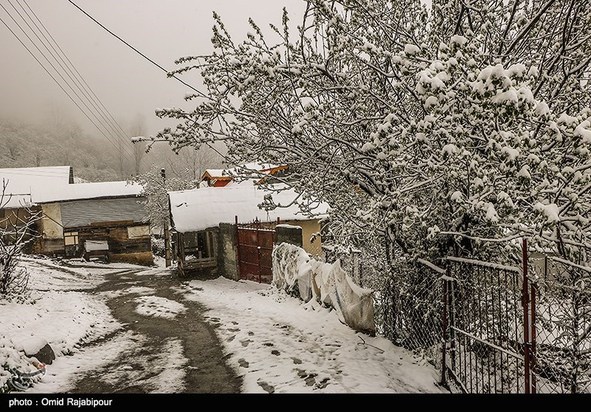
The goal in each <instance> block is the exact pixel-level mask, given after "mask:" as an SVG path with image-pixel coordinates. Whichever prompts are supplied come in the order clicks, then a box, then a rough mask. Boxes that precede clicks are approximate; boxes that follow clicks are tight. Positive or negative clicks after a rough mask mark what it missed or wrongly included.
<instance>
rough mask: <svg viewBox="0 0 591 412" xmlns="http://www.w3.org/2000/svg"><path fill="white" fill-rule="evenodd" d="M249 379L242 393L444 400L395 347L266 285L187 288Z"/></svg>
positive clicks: (429, 370) (431, 374)
mask: <svg viewBox="0 0 591 412" xmlns="http://www.w3.org/2000/svg"><path fill="white" fill-rule="evenodd" d="M184 290H185V294H184V296H185V299H188V300H191V301H198V302H201V303H203V304H204V305H205V306H207V307H208V308H209V311H208V312H207V313H206V315H207V318H208V321H209V322H211V323H213V324H214V325H216V333H217V334H218V336H219V338H220V340H221V341H222V343H223V345H224V346H225V350H226V351H227V353H228V354H230V356H229V358H228V362H229V364H230V365H231V366H232V367H233V368H234V369H235V370H237V371H238V374H239V375H242V376H243V380H244V383H243V388H242V389H243V392H247V393H252V392H280V393H281V392H293V393H304V392H323V393H327V392H339V393H343V392H345V393H379V392H394V393H401V392H445V390H444V389H442V388H440V387H438V386H437V385H436V384H435V382H436V381H437V379H438V376H437V372H436V371H435V369H434V368H433V367H431V366H430V365H428V364H424V362H422V361H419V360H417V359H414V358H413V355H412V354H411V353H410V352H409V351H407V350H404V349H402V348H398V347H396V346H394V345H393V344H392V343H391V342H390V341H388V340H386V339H384V338H380V337H370V336H367V335H364V334H361V333H356V332H355V331H353V330H352V329H350V328H349V327H347V326H346V325H343V324H341V323H340V322H339V321H338V318H337V315H336V313H335V312H334V311H333V312H330V311H329V310H327V309H321V310H317V311H314V310H307V309H306V306H305V305H304V304H303V303H302V302H301V301H300V300H298V299H295V298H292V297H290V296H288V295H287V294H285V293H284V292H282V291H279V290H277V289H274V288H273V287H271V286H268V285H260V284H257V283H254V282H245V281H240V282H234V281H230V280H227V279H224V278H218V279H215V280H209V281H197V280H195V281H192V282H190V283H189V284H185V286H184Z"/></svg>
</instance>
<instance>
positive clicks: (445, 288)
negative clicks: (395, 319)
mask: <svg viewBox="0 0 591 412" xmlns="http://www.w3.org/2000/svg"><path fill="white" fill-rule="evenodd" d="M447 272H448V275H449V269H448V270H447ZM442 280H443V298H442V299H443V316H442V319H441V326H442V331H441V332H442V344H441V384H442V385H447V377H446V368H447V339H448V335H447V327H448V326H447V325H448V307H447V306H448V301H449V299H448V296H447V295H448V293H449V285H448V282H449V281H448V279H446V278H443V279H442Z"/></svg>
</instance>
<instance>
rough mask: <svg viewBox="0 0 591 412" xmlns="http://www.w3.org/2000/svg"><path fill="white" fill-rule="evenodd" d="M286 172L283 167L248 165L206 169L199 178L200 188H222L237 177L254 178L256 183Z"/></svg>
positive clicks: (285, 167) (285, 168)
mask: <svg viewBox="0 0 591 412" xmlns="http://www.w3.org/2000/svg"><path fill="white" fill-rule="evenodd" d="M285 171H287V166H285V165H279V166H276V165H269V164H263V165H261V164H258V163H248V164H246V165H244V166H242V167H240V168H230V169H206V170H205V172H203V175H202V176H201V183H202V186H209V187H224V186H227V185H228V184H229V183H231V182H235V181H236V180H237V177H240V178H253V177H254V178H256V180H257V181H259V182H261V181H264V180H265V178H266V177H267V176H280V175H281V174H283V173H284V172H285Z"/></svg>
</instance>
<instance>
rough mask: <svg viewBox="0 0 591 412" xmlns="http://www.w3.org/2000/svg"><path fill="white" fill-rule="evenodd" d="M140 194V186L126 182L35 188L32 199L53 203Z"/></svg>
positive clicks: (35, 201) (36, 201) (38, 201)
mask: <svg viewBox="0 0 591 412" xmlns="http://www.w3.org/2000/svg"><path fill="white" fill-rule="evenodd" d="M141 192H142V186H141V185H139V184H137V183H128V182H126V181H120V182H97V183H76V184H71V185H59V186H52V187H45V188H36V189H35V190H34V191H33V194H32V198H33V202H34V203H53V202H63V201H68V200H83V199H99V198H112V197H127V196H138V195H139V194H140V193H141Z"/></svg>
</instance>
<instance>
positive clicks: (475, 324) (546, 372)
mask: <svg viewBox="0 0 591 412" xmlns="http://www.w3.org/2000/svg"><path fill="white" fill-rule="evenodd" d="M522 252H523V253H522V260H521V263H520V264H519V265H518V266H515V265H513V266H511V265H499V264H495V263H491V262H483V261H477V260H470V259H460V258H455V257H447V258H445V260H444V261H445V269H443V268H440V267H437V266H435V265H432V264H430V263H429V262H425V261H421V260H419V261H416V262H405V263H402V264H400V265H399V266H398V271H397V276H395V277H393V278H392V279H391V280H390V281H389V283H388V284H387V285H386V286H385V287H384V288H383V289H382V290H381V291H380V292H379V293H377V296H378V298H377V302H376V306H377V311H376V322H377V323H379V327H378V331H379V332H380V333H381V334H383V335H384V336H386V337H387V338H389V339H390V340H392V341H393V342H394V343H396V344H398V345H400V346H402V347H405V348H408V349H410V350H413V351H414V352H415V353H417V354H419V355H421V356H423V357H425V358H426V359H427V360H429V361H430V362H431V363H432V364H433V365H435V366H436V367H437V368H438V369H439V370H440V372H441V379H442V382H443V383H446V384H448V385H449V386H450V388H452V389H457V390H458V391H462V392H467V393H523V392H525V393H530V392H531V393H536V392H539V393H591V269H590V268H588V267H586V266H583V265H581V264H575V263H572V262H570V261H566V260H563V259H560V258H557V257H551V256H543V255H539V256H535V255H532V256H529V254H528V253H527V245H526V243H525V242H524V245H523V250H522Z"/></svg>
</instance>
